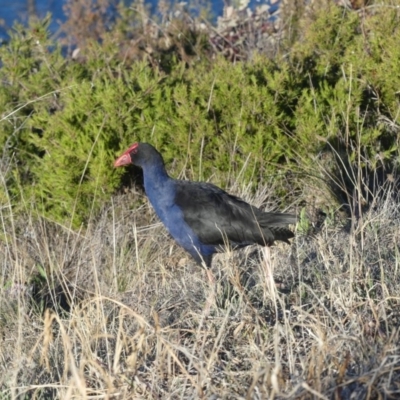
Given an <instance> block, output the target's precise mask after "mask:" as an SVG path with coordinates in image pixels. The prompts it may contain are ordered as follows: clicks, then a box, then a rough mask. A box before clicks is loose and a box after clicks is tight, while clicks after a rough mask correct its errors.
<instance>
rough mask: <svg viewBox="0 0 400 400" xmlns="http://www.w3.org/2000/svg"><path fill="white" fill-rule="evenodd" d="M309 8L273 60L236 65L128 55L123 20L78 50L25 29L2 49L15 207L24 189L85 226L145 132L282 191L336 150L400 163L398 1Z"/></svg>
mask: <svg viewBox="0 0 400 400" xmlns="http://www.w3.org/2000/svg"><path fill="white" fill-rule="evenodd" d="M300 17H301V18H300ZM300 17H299V20H298V28H297V30H296V31H297V34H298V36H297V39H296V38H293V37H292V38H291V40H292V43H293V45H292V47H291V48H289V49H285V48H284V47H283V52H282V55H278V56H277V57H276V58H275V59H274V60H271V59H268V58H267V57H265V56H263V55H261V54H260V55H255V56H254V57H253V59H252V60H251V61H244V62H240V63H239V62H238V63H235V64H232V63H231V62H229V61H227V60H225V59H224V58H222V57H220V56H218V54H216V55H215V57H214V58H210V57H209V53H208V52H209V49H207V50H206V51H207V54H203V55H202V54H201V53H198V54H197V56H196V57H195V58H193V60H192V62H191V63H190V64H189V63H187V62H184V61H182V56H181V55H179V54H176V56H174V54H172V55H171V56H170V57H169V59H168V68H167V69H165V68H159V67H158V66H155V65H154V64H153V63H148V62H146V60H144V61H141V62H139V61H132V60H130V61H128V60H127V59H123V58H122V59H121V57H120V56H121V54H120V49H119V48H118V45H116V43H115V41H114V42H113V40H112V37H113V36H112V35H113V32H112V31H111V32H108V33H107V35H106V36H104V38H105V39H104V41H103V42H101V43H100V42H94V41H92V42H90V41H88V42H87V44H86V47H85V49H84V52H83V53H82V54H81V56H80V58H79V59H78V60H77V61H74V60H72V59H65V58H64V57H63V56H62V54H61V51H60V49H59V48H58V47H57V45H56V43H55V42H53V41H51V40H50V39H49V38H48V34H47V23H48V21H44V22H42V23H38V24H36V25H34V26H32V27H31V28H30V29H28V30H24V29H23V28H22V27H17V28H16V32H15V33H14V34H13V35H12V38H11V40H10V43H9V44H8V45H5V46H2V47H1V49H0V57H1V63H2V65H1V68H0V78H1V80H2V81H3V82H5V84H3V85H2V86H1V88H0V106H1V108H2V110H3V114H2V118H3V119H2V123H1V125H0V143H1V144H2V145H3V148H4V155H3V159H2V160H3V165H2V171H3V174H4V175H5V177H6V182H7V190H8V191H9V193H11V194H12V196H13V202H14V204H15V205H18V204H20V203H21V198H22V194H23V198H24V199H25V200H27V201H29V202H33V203H35V204H37V205H39V208H40V209H41V210H42V212H43V214H44V215H46V216H47V217H49V218H51V219H54V220H57V221H60V222H63V223H65V222H72V223H73V225H74V226H79V225H80V224H81V223H82V222H85V221H86V220H87V219H88V218H89V216H90V215H91V213H95V212H96V211H97V210H98V209H99V208H100V207H101V206H102V204H104V202H105V201H106V200H107V199H108V198H109V197H110V196H111V194H112V193H113V192H114V191H115V190H116V188H118V186H119V184H120V177H121V174H123V173H124V171H123V170H122V169H121V170H120V169H118V170H114V168H113V166H112V164H113V160H114V159H115V157H116V156H117V155H118V154H119V153H120V152H121V151H122V150H123V149H124V148H125V147H126V146H128V145H129V144H130V143H131V142H134V141H138V140H141V141H149V142H151V143H153V144H154V145H155V146H156V147H157V148H158V149H159V150H160V151H161V152H162V153H163V155H164V157H165V160H166V162H167V163H168V164H169V165H168V168H169V169H170V170H171V172H172V174H173V175H175V176H178V175H180V174H182V173H183V174H184V175H186V176H188V177H189V178H192V179H208V178H209V177H211V176H213V181H214V182H216V183H218V184H221V185H229V184H231V183H232V182H234V181H235V179H236V177H237V176H238V175H239V174H240V176H241V179H242V181H243V182H244V183H248V182H250V181H251V182H253V184H254V185H259V184H261V185H262V184H263V182H264V181H265V180H266V178H267V177H268V176H274V177H275V180H276V184H277V190H278V191H279V195H284V194H285V193H287V192H289V193H292V195H293V194H295V193H296V190H297V188H301V186H302V182H303V181H304V179H308V178H304V177H303V176H309V175H307V174H310V173H314V174H316V175H319V172H318V168H316V164H315V162H316V157H317V155H318V154H319V153H320V152H323V151H327V150H329V149H331V148H334V149H335V150H336V151H337V153H338V154H345V157H347V158H348V160H347V161H349V162H350V163H351V162H352V161H354V160H357V159H358V158H359V157H358V156H360V153H362V160H363V163H364V164H365V165H368V168H372V169H373V168H376V167H378V166H379V164H380V163H381V164H382V163H386V164H390V165H396V162H397V160H398V154H399V153H398V135H397V133H398V126H399V121H398V119H399V112H398V111H399V101H398V85H399V83H400V82H399V80H400V68H399V56H400V54H399V53H400V50H399V48H398V46H397V43H399V39H400V37H399V24H398V18H399V11H398V10H397V9H395V8H390V7H380V8H375V9H373V11H371V12H370V13H369V14H359V13H355V12H353V11H346V10H344V9H343V8H340V7H337V6H332V5H331V6H330V7H329V9H328V10H324V11H323V12H319V11H315V12H311V11H310V10H308V13H305V14H304V15H303V16H300ZM116 26H118V24H116ZM124 29H126V26H125V28H124ZM124 32H125V31H124ZM125 33H126V32H125ZM192 33H193V32H192ZM122 34H123V32H121V31H117V32H115V38H120V37H121V35H122ZM126 34H127V33H126ZM193 35H194V36H195V33H193ZM201 35H202V40H204V35H205V34H204V32H203V33H202V34H201ZM193 40H199V39H198V38H194V39H193ZM178 47H179V46H178ZM178 47H177V48H178ZM198 51H199V52H200V51H201V50H198ZM177 52H178V53H179V51H178V50H177ZM180 54H181V53H180ZM164 66H165V64H164ZM326 143H329V146H327V144H326ZM12 160H13V161H12ZM347 161H346V162H347ZM10 163H11V164H10ZM10 165H11V168H10ZM287 171H292V172H294V173H293V174H292V175H290V177H289V178H290V180H289V186H288V185H287V179H288V175H287V174H286V172H287Z"/></svg>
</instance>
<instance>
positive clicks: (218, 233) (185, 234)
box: [114, 143, 296, 268]
mask: <svg viewBox="0 0 400 400" xmlns="http://www.w3.org/2000/svg"><path fill="white" fill-rule="evenodd" d="M128 164H134V165H137V166H139V167H141V168H142V169H143V176H144V188H145V191H146V194H147V196H148V198H149V200H150V203H151V204H152V206H153V207H154V209H155V211H156V213H157V215H158V217H159V218H160V219H161V221H162V223H163V224H164V225H165V227H166V228H167V229H168V232H169V233H170V234H171V236H172V237H173V238H174V239H175V240H176V242H177V243H178V244H179V245H180V246H182V247H183V248H184V249H185V250H186V251H187V252H188V253H189V254H190V255H191V256H192V257H193V258H194V259H195V260H196V262H197V263H199V264H200V265H201V264H202V262H203V261H204V263H205V265H206V266H207V267H208V268H210V267H211V261H212V256H213V254H214V253H216V252H218V251H222V250H223V248H224V245H226V244H229V245H230V246H231V247H232V248H238V247H244V246H248V245H251V244H259V245H261V246H271V245H272V244H273V243H274V241H275V240H281V241H283V242H286V243H289V240H288V239H290V238H292V237H294V234H293V232H292V231H291V230H290V229H289V228H288V225H289V224H295V223H296V216H295V215H293V214H282V213H273V212H263V211H261V210H260V209H258V208H256V207H253V206H251V205H250V204H248V203H246V202H244V201H243V200H241V199H239V198H238V197H235V196H232V195H230V194H228V193H226V192H225V191H224V190H222V189H220V188H218V187H217V186H214V185H212V184H211V183H205V182H191V181H182V180H177V179H173V178H171V177H170V176H169V175H168V173H167V171H166V169H165V166H164V161H163V158H162V156H161V154H160V153H159V152H158V151H157V150H156V149H155V148H154V147H153V146H152V145H150V144H148V143H134V144H132V145H131V146H130V147H129V148H128V149H127V150H126V151H125V152H124V153H123V154H122V155H121V156H120V157H119V158H118V159H117V160H116V161H115V163H114V166H115V167H121V166H123V165H128Z"/></svg>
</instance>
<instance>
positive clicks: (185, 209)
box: [175, 180, 296, 247]
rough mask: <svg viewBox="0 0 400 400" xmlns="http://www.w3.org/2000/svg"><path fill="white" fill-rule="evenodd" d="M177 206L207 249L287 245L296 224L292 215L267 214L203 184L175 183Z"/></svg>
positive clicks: (209, 185)
mask: <svg viewBox="0 0 400 400" xmlns="http://www.w3.org/2000/svg"><path fill="white" fill-rule="evenodd" d="M175 187H176V197H175V202H176V204H177V205H178V206H179V207H180V209H181V210H182V213H183V218H184V220H185V222H186V223H187V224H188V225H189V226H190V228H191V229H192V230H193V232H194V234H195V235H196V236H197V237H198V238H199V240H200V241H201V242H202V243H204V244H207V245H214V246H219V245H224V244H227V243H229V244H230V245H232V246H234V247H236V246H246V245H250V244H256V243H257V244H259V245H264V246H265V245H272V244H273V243H274V241H275V240H281V241H285V242H288V239H290V238H292V237H293V236H294V235H293V232H292V231H291V230H290V229H289V228H288V225H290V224H295V223H296V217H295V216H294V215H292V214H282V213H265V212H262V211H261V210H260V209H258V208H256V207H253V206H251V205H250V204H248V203H246V202H245V201H243V200H241V199H239V198H238V197H235V196H232V195H230V194H228V193H226V192H225V191H224V190H222V189H220V188H218V187H216V186H214V185H212V184H210V183H204V182H190V181H178V180H176V181H175Z"/></svg>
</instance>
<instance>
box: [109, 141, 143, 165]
mask: <svg viewBox="0 0 400 400" xmlns="http://www.w3.org/2000/svg"><path fill="white" fill-rule="evenodd" d="M137 147H139V143H133V144H132V145H130V146H129V149H128V150H125V151H124V153H123V154H122V155H121V156H119V157H118V158H117V159H116V160H115V162H114V167H122V166H123V165H128V164H132V158H131V152H132V151H134V150H135V149H137Z"/></svg>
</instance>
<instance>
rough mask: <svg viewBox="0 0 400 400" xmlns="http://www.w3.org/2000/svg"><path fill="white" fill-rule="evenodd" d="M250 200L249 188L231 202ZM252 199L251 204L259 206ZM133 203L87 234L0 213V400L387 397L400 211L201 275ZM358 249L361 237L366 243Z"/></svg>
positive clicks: (224, 258) (394, 372) (384, 207)
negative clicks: (209, 276)
mask: <svg viewBox="0 0 400 400" xmlns="http://www.w3.org/2000/svg"><path fill="white" fill-rule="evenodd" d="M241 194H242V196H244V197H247V198H248V199H249V196H248V195H247V196H246V193H241ZM267 194H268V193H266V192H265V191H262V190H261V191H260V193H258V194H257V196H256V198H253V199H252V201H253V203H255V204H257V203H261V202H265V200H266V196H267ZM137 196H139V194H138V193H136V192H130V193H125V194H124V195H120V196H118V197H115V198H114V199H113V202H112V203H110V205H109V207H108V208H105V209H104V210H103V213H102V215H101V216H100V217H99V218H98V219H96V220H92V221H91V223H90V225H89V227H88V228H87V230H85V231H81V232H72V231H70V230H69V229H68V228H66V227H63V226H57V225H54V224H52V223H50V222H48V221H44V220H42V219H40V218H39V217H37V216H36V215H35V212H34V210H33V211H30V212H27V216H26V218H25V219H24V220H22V219H18V220H14V219H13V214H12V212H10V209H9V208H8V207H4V208H3V209H2V210H1V221H2V235H3V240H2V242H1V249H0V252H1V255H0V260H1V271H2V273H1V278H0V279H1V283H0V330H1V337H0V340H1V347H0V368H1V377H0V387H1V391H2V393H3V394H2V398H4V399H8V398H9V399H14V398H36V399H39V398H47V399H50V398H51V399H52V398H62V399H72V398H116V399H117V398H122V399H128V398H129V399H130V398H149V399H154V398H162V399H169V398H171V399H175V398H181V399H189V398H190V399H193V398H207V399H233V398H235V399H236V398H238V399H240V398H242V399H266V398H276V399H278V398H279V399H280V398H299V399H308V398H310V399H311V398H312V399H314V398H315V399H328V398H332V399H350V398H357V399H361V398H371V399H374V398H397V396H399V392H400V388H399V385H398V382H399V379H400V356H399V354H400V345H399V337H398V336H399V320H400V312H399V311H398V306H399V300H400V289H399V288H400V286H399V283H400V279H399V262H400V257H399V252H400V248H399V243H400V240H399V239H400V238H399V226H400V210H399V206H398V204H396V203H395V202H393V201H392V200H391V196H390V194H388V195H387V196H386V197H383V198H381V199H380V200H379V202H377V204H376V207H375V208H374V210H371V211H369V212H368V213H366V214H365V215H364V216H363V219H362V224H358V225H357V224H355V225H353V227H352V229H347V227H346V226H338V225H333V224H330V223H329V221H325V224H324V225H323V227H322V229H321V230H320V231H319V232H317V233H316V234H314V235H313V236H310V235H300V234H299V235H297V237H296V239H295V240H294V242H293V244H292V246H291V247H289V246H286V245H282V246H280V245H279V246H276V247H273V248H272V249H271V250H270V256H268V255H267V257H263V255H262V252H261V249H260V248H250V249H247V250H245V251H239V252H235V253H233V254H228V255H219V256H217V257H216V258H215V261H214V264H213V265H214V268H213V269H214V273H215V275H216V276H217V283H216V294H215V298H214V301H213V303H212V304H211V308H210V311H209V314H208V315H207V313H206V303H207V299H208V298H209V295H210V290H211V288H210V287H209V285H208V284H207V281H206V279H205V272H204V271H202V270H201V269H200V268H199V267H197V266H196V265H195V264H194V263H193V262H192V260H190V259H188V258H187V257H186V254H185V253H184V252H183V251H182V250H181V249H180V248H178V247H177V246H176V245H175V244H174V242H173V241H172V240H171V239H170V238H169V237H168V236H167V234H166V232H165V230H164V228H163V227H162V226H161V225H160V224H159V223H158V221H157V220H156V218H155V216H154V214H153V212H152V210H151V209H150V208H149V206H148V205H147V204H145V205H143V206H141V207H140V208H137V209H133V210H132V209H130V208H131V207H130V205H129V201H132V200H133V199H135V198H137ZM361 239H362V240H361Z"/></svg>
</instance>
